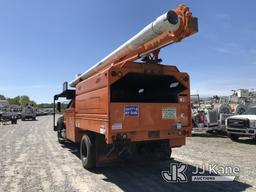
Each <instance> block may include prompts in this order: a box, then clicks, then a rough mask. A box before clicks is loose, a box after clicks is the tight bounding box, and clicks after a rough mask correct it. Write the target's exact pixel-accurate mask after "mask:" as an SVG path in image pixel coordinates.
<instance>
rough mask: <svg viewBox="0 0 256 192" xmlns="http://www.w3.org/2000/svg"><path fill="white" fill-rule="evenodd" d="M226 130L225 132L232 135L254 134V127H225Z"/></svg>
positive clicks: (255, 130)
mask: <svg viewBox="0 0 256 192" xmlns="http://www.w3.org/2000/svg"><path fill="white" fill-rule="evenodd" d="M226 131H227V133H229V134H234V135H242V136H255V135H256V129H251V128H243V129H238V128H232V127H227V128H226Z"/></svg>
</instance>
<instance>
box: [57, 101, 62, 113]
mask: <svg viewBox="0 0 256 192" xmlns="http://www.w3.org/2000/svg"><path fill="white" fill-rule="evenodd" d="M57 111H58V112H60V111H61V103H60V102H57Z"/></svg>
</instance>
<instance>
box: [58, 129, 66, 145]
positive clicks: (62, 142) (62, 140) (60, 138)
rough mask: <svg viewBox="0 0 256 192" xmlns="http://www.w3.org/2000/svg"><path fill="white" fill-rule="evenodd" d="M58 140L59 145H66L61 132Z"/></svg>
mask: <svg viewBox="0 0 256 192" xmlns="http://www.w3.org/2000/svg"><path fill="white" fill-rule="evenodd" d="M57 138H58V142H59V144H64V143H65V139H64V138H63V137H62V135H61V130H58V131H57Z"/></svg>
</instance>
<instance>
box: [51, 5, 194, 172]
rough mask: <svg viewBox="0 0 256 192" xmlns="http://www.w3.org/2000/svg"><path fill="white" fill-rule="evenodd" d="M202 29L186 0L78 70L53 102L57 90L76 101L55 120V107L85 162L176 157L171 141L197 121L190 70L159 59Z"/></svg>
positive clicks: (60, 131)
mask: <svg viewBox="0 0 256 192" xmlns="http://www.w3.org/2000/svg"><path fill="white" fill-rule="evenodd" d="M197 30H198V29H197V18H195V17H192V14H191V12H190V11H189V9H188V7H186V6H185V5H180V6H179V7H178V8H176V9H175V10H170V11H168V12H167V13H165V14H163V15H161V16H160V17H158V18H157V19H156V20H155V21H153V22H152V23H150V24H149V25H148V26H146V27H145V28H144V29H142V30H141V31H140V32H139V33H138V34H137V35H135V36H134V37H133V38H131V39H130V40H129V41H127V42H126V43H124V44H123V45H121V46H120V47H119V48H118V49H116V50H115V51H113V52H112V53H110V54H109V55H108V56H107V57H105V58H104V59H102V60H101V61H100V62H99V63H97V64H96V65H94V66H93V67H92V68H90V69H89V70H87V71H86V72H84V73H83V74H81V75H79V76H78V77H77V78H76V79H75V80H74V81H72V82H71V83H70V86H71V87H72V88H73V89H68V84H67V83H64V86H63V92H62V93H60V94H57V95H55V96H54V110H55V104H56V100H58V99H59V98H61V97H64V98H66V99H68V100H70V102H69V104H68V107H67V108H66V110H65V112H64V116H63V117H60V118H59V119H58V121H57V125H55V123H56V122H55V115H54V130H55V131H57V135H58V140H59V142H60V143H63V142H65V141H66V140H69V141H72V142H75V143H80V156H81V160H82V164H83V166H84V168H86V169H90V168H94V167H95V166H96V165H97V164H98V163H100V162H105V161H109V160H110V161H111V160H113V159H118V158H125V159H127V158H128V159H132V160H136V159H139V158H140V157H141V156H144V157H147V158H148V159H151V160H153V159H170V155H171V148H172V147H180V146H182V145H184V144H185V139H186V137H187V136H190V135H191V129H192V125H191V124H192V121H191V105H190V85H189V75H188V74H187V73H185V72H180V71H179V70H178V69H177V67H175V66H168V65H162V64H159V63H160V62H161V59H159V57H158V55H159V52H160V49H161V48H162V47H165V46H167V45H169V44H172V43H175V42H179V41H181V40H182V39H183V38H185V37H187V36H190V35H192V34H194V33H196V32H197ZM138 59H141V62H138V61H136V60H138ZM135 61H136V62H135ZM57 110H58V111H60V110H61V104H60V102H58V103H57Z"/></svg>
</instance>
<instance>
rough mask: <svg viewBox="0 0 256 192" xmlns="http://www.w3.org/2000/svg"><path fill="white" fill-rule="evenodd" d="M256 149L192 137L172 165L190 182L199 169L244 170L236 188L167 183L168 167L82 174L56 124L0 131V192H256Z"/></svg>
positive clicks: (74, 149) (118, 167)
mask: <svg viewBox="0 0 256 192" xmlns="http://www.w3.org/2000/svg"><path fill="white" fill-rule="evenodd" d="M255 152H256V146H255V143H254V142H253V141H251V140H242V141H241V142H240V143H234V142H231V141H230V140H229V139H228V138H225V137H213V136H203V137H201V136H200V137H199V136H197V137H192V138H189V139H188V141H187V145H186V146H184V147H182V148H178V149H174V150H173V158H174V160H172V161H171V162H173V163H180V162H182V163H186V164H187V165H188V169H187V171H186V173H187V176H188V178H190V177H191V174H192V173H191V172H192V171H194V170H195V165H196V164H202V163H203V164H211V163H212V164H213V163H214V164H217V165H218V166H221V165H232V166H239V167H240V176H239V178H238V179H237V180H236V181H232V182H192V181H188V182H187V183H182V184H180V183H167V182H165V181H164V180H163V179H162V177H161V171H164V170H169V169H170V168H169V162H158V163H137V164H134V163H129V164H128V163H118V164H115V165H109V166H106V167H101V168H98V169H96V170H95V171H93V172H90V171H87V170H85V169H83V168H82V165H81V162H80V159H79V151H78V146H77V145H75V144H72V143H67V144H65V145H60V144H58V142H57V138H56V133H55V132H53V131H52V118H51V117H50V116H45V117H39V118H38V120H37V121H34V122H33V121H25V122H21V121H18V124H17V125H10V124H9V125H0V192H2V191H11V192H13V191H19V192H20V191H24V192H30V191H33V192H34V191H35V192H38V191H47V192H48V191H54V192H62V191H140V192H142V191H256V161H255V158H256V155H255Z"/></svg>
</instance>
